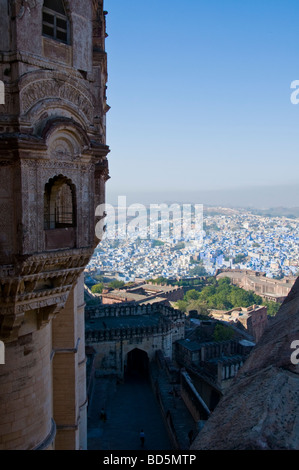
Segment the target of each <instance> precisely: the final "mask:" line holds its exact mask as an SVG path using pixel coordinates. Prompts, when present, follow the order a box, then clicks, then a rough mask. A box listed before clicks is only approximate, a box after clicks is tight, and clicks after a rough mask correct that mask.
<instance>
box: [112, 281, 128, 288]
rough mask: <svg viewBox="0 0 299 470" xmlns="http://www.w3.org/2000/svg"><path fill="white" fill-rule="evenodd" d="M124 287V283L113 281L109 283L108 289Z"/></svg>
mask: <svg viewBox="0 0 299 470" xmlns="http://www.w3.org/2000/svg"><path fill="white" fill-rule="evenodd" d="M124 285H125V283H124V281H117V280H115V281H111V282H109V284H108V287H109V288H111V289H120V288H121V287H123V286H124Z"/></svg>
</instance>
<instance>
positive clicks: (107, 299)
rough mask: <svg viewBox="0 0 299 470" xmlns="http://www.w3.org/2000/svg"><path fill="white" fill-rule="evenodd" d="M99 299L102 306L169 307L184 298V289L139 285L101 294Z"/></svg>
mask: <svg viewBox="0 0 299 470" xmlns="http://www.w3.org/2000/svg"><path fill="white" fill-rule="evenodd" d="M101 297H102V303H103V305H113V304H118V303H123V302H134V303H136V304H141V305H143V304H148V303H156V302H159V303H164V304H165V305H170V302H177V301H178V300H180V299H182V298H183V297H184V289H183V288H182V287H178V286H164V285H163V286H162V285H155V284H139V285H134V286H133V287H126V288H121V289H115V290H112V291H109V292H107V293H103V294H102V296H101Z"/></svg>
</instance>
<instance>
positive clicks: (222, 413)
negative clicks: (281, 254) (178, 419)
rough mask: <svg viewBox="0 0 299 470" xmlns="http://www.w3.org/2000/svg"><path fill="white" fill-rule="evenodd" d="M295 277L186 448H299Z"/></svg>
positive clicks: (298, 285)
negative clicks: (294, 361)
mask: <svg viewBox="0 0 299 470" xmlns="http://www.w3.org/2000/svg"><path fill="white" fill-rule="evenodd" d="M294 340H299V278H298V279H297V281H296V283H295V284H294V286H293V288H292V290H291V292H290V294H289V296H288V297H287V298H286V300H285V302H284V303H283V305H282V307H281V308H280V310H279V312H278V314H277V315H276V317H275V318H274V319H273V322H271V323H270V325H269V326H268V328H267V329H266V331H265V332H264V334H263V336H262V338H261V339H260V341H259V342H258V343H257V345H256V346H255V348H254V349H253V351H252V352H251V354H250V356H249V358H248V360H247V361H246V362H245V364H244V366H243V367H242V369H241V370H240V372H239V374H238V375H237V376H236V378H235V380H234V383H233V384H232V386H231V388H230V389H229V390H228V391H227V393H226V394H225V395H224V397H223V398H222V399H221V401H220V403H219V404H218V406H217V408H216V409H215V411H214V413H213V414H212V416H211V417H210V418H209V420H208V421H207V423H206V425H205V427H204V428H203V430H202V431H201V432H200V433H199V435H198V437H197V439H196V441H195V442H194V443H193V445H192V448H193V449H194V450H195V449H198V450H207V449H209V450H247V449H268V450H277V449H287V450H291V449H299V365H296V364H292V362H291V354H292V352H294V350H293V349H291V343H292V342H293V341H294Z"/></svg>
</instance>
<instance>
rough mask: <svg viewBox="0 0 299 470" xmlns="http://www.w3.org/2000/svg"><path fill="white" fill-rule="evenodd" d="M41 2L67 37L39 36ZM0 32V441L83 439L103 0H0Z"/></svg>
mask: <svg viewBox="0 0 299 470" xmlns="http://www.w3.org/2000/svg"><path fill="white" fill-rule="evenodd" d="M57 5H58V7H57ZM48 7H53V8H54V9H55V8H58V10H60V13H61V11H62V13H63V14H62V22H64V23H65V24H66V25H68V26H67V31H68V34H67V36H68V38H67V40H66V41H62V40H60V39H59V36H56V37H54V36H53V37H49V35H48V37H47V36H46V34H45V30H44V26H43V22H44V18H45V15H44V13H45V8H48ZM58 10H55V11H52V13H51V12H50V13H51V15H52V16H53V17H55V15H57V12H58ZM60 13H58V14H60ZM51 15H50V16H51ZM0 30H1V35H0V80H2V81H3V82H4V84H5V104H4V105H0V210H1V216H2V217H1V221H0V340H2V341H3V342H4V343H5V348H6V354H5V357H6V363H5V365H0V423H1V425H0V449H3V450H5V449H24V450H27V449H36V448H42V449H44V448H47V449H53V448H56V449H66V450H67V449H79V448H86V385H85V341H84V301H83V295H84V294H83V278H82V273H83V270H84V268H85V266H86V264H87V263H88V261H89V259H90V257H91V256H92V253H93V250H94V247H95V244H96V243H98V241H99V240H98V239H97V238H96V237H95V224H96V222H97V220H99V218H96V217H95V208H96V207H97V205H99V204H101V203H104V202H105V183H106V181H107V179H108V177H109V176H108V161H107V154H108V152H109V149H108V147H107V146H106V119H105V113H106V112H107V111H108V109H109V106H108V105H107V103H106V82H107V58H106V52H105V36H106V33H105V13H104V11H103V2H102V0H99V1H93V0H86V1H84V2H82V1H79V0H72V1H70V0H63V1H62V0H57V1H55V2H50V1H46V0H45V2H44V0H32V1H31V0H30V1H29V0H28V1H23V0H9V1H6V0H1V1H0Z"/></svg>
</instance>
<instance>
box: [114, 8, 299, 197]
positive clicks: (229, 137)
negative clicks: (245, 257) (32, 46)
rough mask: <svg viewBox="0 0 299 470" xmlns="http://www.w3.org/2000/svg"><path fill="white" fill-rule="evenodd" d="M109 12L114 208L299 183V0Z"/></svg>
mask: <svg viewBox="0 0 299 470" xmlns="http://www.w3.org/2000/svg"><path fill="white" fill-rule="evenodd" d="M105 9H106V10H108V15H107V33H108V35H109V37H108V38H107V39H106V49H107V53H108V73H109V79H108V90H107V96H108V104H109V105H110V106H111V110H110V111H109V113H108V115H107V144H108V145H109V146H110V148H111V153H110V155H109V162H110V175H111V180H109V182H108V184H107V196H108V200H109V198H110V197H112V195H115V194H129V193H130V192H134V202H142V200H140V198H141V193H143V192H148V193H153V194H155V195H156V196H157V195H158V194H159V197H160V199H161V197H162V195H161V194H162V193H163V192H165V194H166V196H165V197H166V199H167V195H168V196H169V198H171V197H172V196H170V195H173V194H175V193H177V194H179V193H180V194H181V195H184V194H185V195H186V194H187V193H188V192H190V191H198V190H199V191H212V190H222V189H232V188H243V189H245V188H247V187H252V186H260V187H264V188H265V189H266V188H267V187H269V186H272V185H278V184H284V185H290V184H291V185H296V184H298V183H299V138H298V137H299V105H297V106H295V105H293V104H292V103H291V101H290V96H291V92H292V90H291V89H290V85H291V82H292V81H293V80H299V40H298V39H299V26H298V18H299V2H298V1H297V0H271V1H270V0H184V1H178V0H160V1H158V0H150V1H145V0H126V1H124V0H105ZM160 195H161V196H160ZM139 196H140V197H139ZM292 197H293V196H292ZM138 198H139V199H138ZM178 199H179V197H178ZM153 202H156V200H155V201H154V200H153ZM161 202H162V201H161ZM196 202H198V203H200V202H203V203H204V202H205V201H199V200H198V201H196ZM281 202H282V203H283V201H282V200H281ZM276 205H279V198H278V202H277V203H276ZM290 205H294V206H295V205H297V206H299V200H298V202H297V201H294V202H293V204H292V201H291V203H290Z"/></svg>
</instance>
